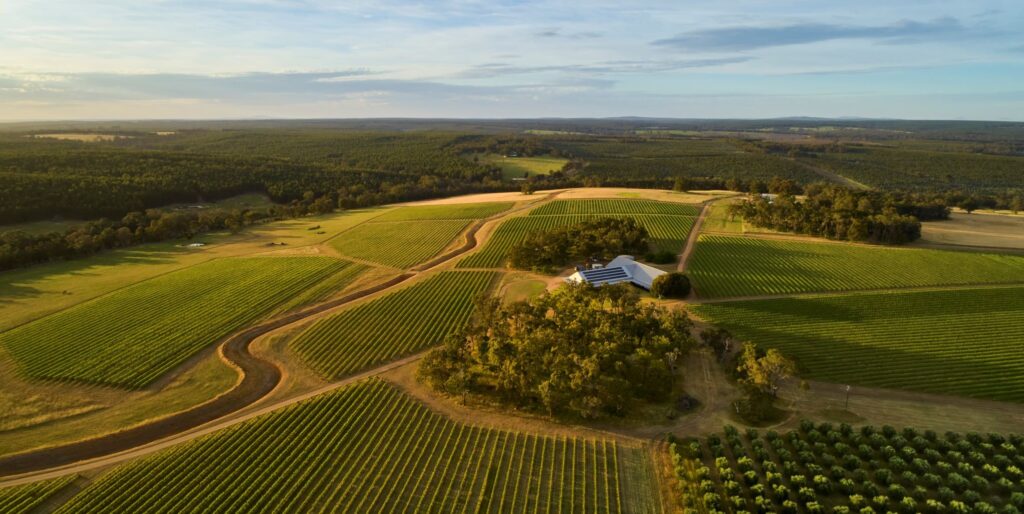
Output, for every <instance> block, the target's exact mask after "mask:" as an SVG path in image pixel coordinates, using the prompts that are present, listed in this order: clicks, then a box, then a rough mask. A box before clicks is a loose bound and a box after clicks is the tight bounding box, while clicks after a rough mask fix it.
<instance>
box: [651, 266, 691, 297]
mask: <svg viewBox="0 0 1024 514" xmlns="http://www.w3.org/2000/svg"><path fill="white" fill-rule="evenodd" d="M651 294H652V295H654V296H657V297H658V298H686V296H687V295H689V294H690V277H687V276H686V274H685V273H679V272H672V273H666V274H664V275H659V276H657V277H655V279H654V282H652V283H651Z"/></svg>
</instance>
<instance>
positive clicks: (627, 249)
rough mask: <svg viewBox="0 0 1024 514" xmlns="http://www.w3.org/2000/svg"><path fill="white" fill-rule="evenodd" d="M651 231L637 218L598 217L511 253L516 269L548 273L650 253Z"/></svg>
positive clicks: (539, 236)
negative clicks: (577, 264) (585, 262)
mask: <svg viewBox="0 0 1024 514" xmlns="http://www.w3.org/2000/svg"><path fill="white" fill-rule="evenodd" d="M649 247H650V244H649V243H648V234H647V229H646V228H644V226H643V225H641V224H640V223H638V222H637V221H636V220H635V219H633V218H597V219H592V220H585V221H581V222H580V223H576V224H574V225H568V226H564V227H556V228H553V229H551V230H547V231H542V232H536V233H534V234H532V235H530V236H529V237H527V238H526V239H525V240H523V241H522V242H521V243H519V244H517V245H515V246H513V247H512V249H511V250H510V251H509V263H510V264H511V265H512V267H514V268H519V269H526V270H530V269H537V270H548V269H553V268H556V267H561V266H564V265H565V264H568V263H569V262H572V261H583V260H585V259H589V258H592V257H593V258H598V259H610V258H612V257H615V256H617V255H622V254H643V253H645V252H647V250H648V248H649Z"/></svg>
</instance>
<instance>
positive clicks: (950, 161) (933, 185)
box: [806, 146, 1024, 192]
mask: <svg viewBox="0 0 1024 514" xmlns="http://www.w3.org/2000/svg"><path fill="white" fill-rule="evenodd" d="M806 162H808V163H810V164H813V165H814V166H818V167H822V168H825V169H828V170H831V171H834V172H835V173H838V174H840V175H843V176H845V177H849V178H852V179H854V180H856V181H858V182H861V183H864V184H868V185H870V186H874V187H878V188H883V189H897V188H898V189H926V190H939V191H943V190H945V191H949V190H957V189H959V190H965V191H993V192H998V191H1005V190H1006V189H1014V188H1016V189H1019V188H1024V173H1022V171H1021V170H1024V158H1022V157H1020V156H1019V155H1018V156H1011V155H985V154H979V153H969V152H941V151H923V150H915V149H907V148H880V147H869V146H854V147H852V148H851V151H848V152H834V153H821V154H818V156H817V158H815V159H808V160H807V161H806Z"/></svg>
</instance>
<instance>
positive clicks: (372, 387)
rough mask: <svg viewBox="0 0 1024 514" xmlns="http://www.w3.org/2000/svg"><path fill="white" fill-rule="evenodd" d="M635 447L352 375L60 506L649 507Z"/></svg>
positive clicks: (76, 509)
mask: <svg viewBox="0 0 1024 514" xmlns="http://www.w3.org/2000/svg"><path fill="white" fill-rule="evenodd" d="M653 473H654V470H653V466H652V464H651V462H650V460H649V458H648V456H647V452H646V450H644V449H643V448H642V447H631V446H626V445H622V444H617V443H615V442H612V441H606V440H589V439H576V438H563V437H550V436H534V435H527V434H521V433H515V432H506V431H500V430H493V429H488V428H481V427H475V426H468V425H463V424H460V423H456V422H453V421H451V420H450V419H448V418H446V417H444V416H442V415H439V414H436V413H434V412H432V411H430V410H429V409H427V408H426V407H424V406H423V405H422V404H420V403H418V402H416V401H415V400H413V399H411V398H410V397H408V396H406V395H404V394H402V393H401V392H400V391H398V390H397V389H396V388H394V387H393V386H390V385H388V384H387V383H385V382H383V381H380V380H369V381H364V382H360V383H358V384H356V385H353V386H349V387H346V388H343V389H340V390H338V391H335V392H332V393H328V394H325V395H322V396H318V397H316V398H313V399H310V400H307V401H304V402H302V403H299V404H296V405H293V406H291V407H288V408H285V409H281V410H279V411H276V412H274V413H271V414H268V415H265V416H261V417H259V418H256V419H254V420H251V421H248V422H246V423H244V424H242V425H239V426H236V427H233V428H230V429H227V430H224V431H220V432H218V433H216V434H212V435H210V436H207V437H204V438H202V439H199V440H197V441H194V442H192V443H189V444H185V445H181V446H178V447H175V448H173V449H170V450H168V451H164V452H162V453H159V454H156V455H154V456H152V457H148V458H144V459H142V460H139V461H136V462H133V463H130V464H127V465H125V466H122V467H120V468H117V469H115V470H114V471H112V472H110V473H108V474H107V475H105V476H103V477H101V478H100V479H99V480H97V481H96V482H95V483H94V484H92V485H90V486H89V487H88V488H86V489H85V490H84V491H82V493H80V494H79V495H77V496H76V497H74V498H73V499H72V500H71V501H70V502H69V503H68V504H66V505H65V506H64V507H63V508H62V509H61V510H59V511H58V512H66V513H72V512H73V513H88V512H104V513H107V512H153V513H160V512H168V513H171V512H174V513H177V512H205V511H212V510H216V511H219V512H456V513H467V512H588V513H589V512H595V513H612V512H657V511H660V508H661V505H660V502H659V500H658V490H657V488H656V486H655V485H654V484H655V482H654V477H653Z"/></svg>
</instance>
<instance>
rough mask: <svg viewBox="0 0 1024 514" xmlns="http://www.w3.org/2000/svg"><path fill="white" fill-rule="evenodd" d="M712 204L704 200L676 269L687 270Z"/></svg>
mask: <svg viewBox="0 0 1024 514" xmlns="http://www.w3.org/2000/svg"><path fill="white" fill-rule="evenodd" d="M710 204H711V202H704V203H702V204H701V205H700V214H698V215H697V219H696V220H695V221H694V222H693V227H691V228H690V234H689V235H688V236H687V237H686V246H684V247H683V253H681V254H679V265H678V266H677V267H676V271H686V264H687V261H689V260H690V255H692V254H693V249H694V248H695V247H696V246H697V236H698V235H699V234H700V231H701V228H702V227H703V226H704V219H705V218H707V216H708V211H710V210H711V209H710Z"/></svg>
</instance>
